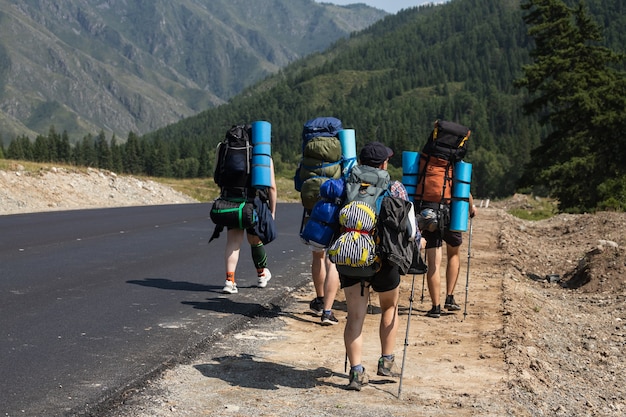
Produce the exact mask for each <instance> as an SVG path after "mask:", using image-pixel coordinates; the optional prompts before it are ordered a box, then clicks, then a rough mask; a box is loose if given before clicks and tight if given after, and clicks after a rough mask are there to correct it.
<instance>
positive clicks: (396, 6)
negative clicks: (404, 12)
mask: <svg viewBox="0 0 626 417" xmlns="http://www.w3.org/2000/svg"><path fill="white" fill-rule="evenodd" d="M315 1H317V2H318V3H333V4H339V5H342V6H345V5H346V4H354V3H365V4H367V5H368V6H372V7H376V8H377V9H382V10H384V11H386V12H388V13H394V14H395V13H398V12H399V11H400V9H408V8H409V7H415V6H419V5H421V4H425V3H443V1H444V0H315Z"/></svg>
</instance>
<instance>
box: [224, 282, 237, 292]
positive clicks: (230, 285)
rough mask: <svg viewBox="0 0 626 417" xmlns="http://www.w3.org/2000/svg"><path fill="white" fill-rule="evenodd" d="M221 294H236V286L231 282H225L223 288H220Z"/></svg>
mask: <svg viewBox="0 0 626 417" xmlns="http://www.w3.org/2000/svg"><path fill="white" fill-rule="evenodd" d="M222 292H223V293H224V294H237V293H238V292H239V290H238V289H237V284H235V283H234V282H233V281H226V283H225V284H224V288H222Z"/></svg>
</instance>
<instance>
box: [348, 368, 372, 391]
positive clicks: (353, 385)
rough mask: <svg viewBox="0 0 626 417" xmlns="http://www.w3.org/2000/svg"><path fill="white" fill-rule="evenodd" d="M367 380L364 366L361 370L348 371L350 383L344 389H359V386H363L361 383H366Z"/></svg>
mask: <svg viewBox="0 0 626 417" xmlns="http://www.w3.org/2000/svg"><path fill="white" fill-rule="evenodd" d="M368 382H369V378H368V377H367V374H366V373H365V368H364V369H363V372H358V371H350V383H349V384H348V386H347V387H346V389H347V390H350V391H361V387H363V385H367V383H368Z"/></svg>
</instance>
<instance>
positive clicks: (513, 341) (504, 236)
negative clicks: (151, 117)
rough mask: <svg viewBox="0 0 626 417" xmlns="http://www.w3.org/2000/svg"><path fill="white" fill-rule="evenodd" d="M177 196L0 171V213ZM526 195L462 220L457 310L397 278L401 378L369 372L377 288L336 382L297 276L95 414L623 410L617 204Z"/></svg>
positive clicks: (623, 317) (338, 309)
mask: <svg viewBox="0 0 626 417" xmlns="http://www.w3.org/2000/svg"><path fill="white" fill-rule="evenodd" d="M190 201H193V200H192V199H189V198H187V197H186V196H183V195H181V194H180V193H177V192H173V190H171V189H167V187H162V186H160V185H158V184H155V183H151V182H143V181H138V180H136V179H133V178H125V177H118V176H115V175H114V174H112V173H107V172H101V171H97V170H93V171H89V172H87V173H86V174H85V173H83V174H80V173H73V172H67V171H66V170H57V169H51V170H47V171H42V172H40V173H38V174H28V173H22V171H21V170H19V169H16V170H14V171H13V170H12V171H0V214H11V213H21V212H33V211H44V210H59V209H73V208H95V207H111V206H121V205H141V204H173V203H180V202H190ZM526 205H527V197H525V196H515V197H513V198H511V199H508V200H506V201H504V202H499V203H492V204H491V205H490V206H489V207H488V208H484V207H483V208H480V209H479V213H478V215H477V216H476V218H475V219H474V220H473V227H472V231H473V233H472V239H471V247H470V249H471V250H470V251H468V237H469V233H465V234H464V244H463V245H464V246H463V249H462V250H461V254H462V258H461V261H462V262H461V272H460V275H459V282H458V283H457V287H456V291H455V295H456V299H457V302H459V304H461V307H462V310H461V311H459V312H456V313H451V314H444V315H442V317H441V318H439V319H433V318H428V317H425V316H424V314H425V313H426V311H427V310H428V309H429V308H430V302H429V295H428V290H427V288H424V289H422V288H423V285H422V282H423V278H422V276H415V277H412V276H406V277H404V279H403V281H402V285H401V296H400V320H401V323H400V331H399V333H398V337H397V341H396V364H397V365H398V366H397V367H398V369H397V371H400V370H401V369H402V368H401V364H402V362H403V358H404V364H405V365H404V368H403V369H404V371H403V376H402V386H401V390H400V384H399V378H382V377H377V376H376V375H375V373H376V361H377V359H378V356H379V355H380V348H379V342H378V335H377V331H378V327H377V326H378V321H379V319H380V314H379V310H378V309H377V297H376V295H373V296H372V298H371V305H372V308H371V314H369V315H368V317H367V321H366V324H365V327H364V331H365V342H364V352H363V358H364V366H365V367H366V368H367V370H368V373H369V375H370V378H371V380H370V384H369V385H368V386H366V387H364V389H363V390H362V391H360V392H355V391H346V390H345V389H344V387H345V385H346V384H347V382H348V380H347V374H346V363H345V350H344V347H343V339H342V333H343V328H344V324H345V318H346V312H345V311H346V309H345V303H344V300H343V295H342V293H341V292H340V293H339V295H338V298H337V300H336V302H335V306H334V307H335V314H336V315H337V317H338V318H339V319H340V323H339V325H336V326H330V327H323V326H321V325H320V324H319V318H318V317H314V316H312V315H311V314H310V313H309V312H308V303H309V301H310V300H311V298H312V297H313V295H314V290H313V286H312V284H311V285H308V286H306V287H304V288H301V289H299V290H297V291H296V292H295V293H294V295H293V298H292V299H290V300H289V302H286V303H284V305H280V306H268V308H267V310H266V311H265V312H263V313H262V314H260V315H258V316H257V317H255V318H251V319H250V322H249V323H248V325H247V326H245V327H244V328H243V329H242V330H241V331H238V332H235V333H234V334H229V335H225V337H224V338H223V339H220V340H217V341H215V342H214V343H213V344H212V345H211V346H209V347H208V348H207V349H206V350H204V351H203V352H202V353H201V354H200V355H198V356H197V357H193V358H189V359H188V360H187V361H185V362H184V363H182V364H180V365H178V366H176V367H173V368H171V369H169V370H167V371H165V372H164V373H163V374H162V375H158V376H155V378H153V379H152V380H150V381H148V382H147V383H146V384H145V385H144V386H142V387H140V388H134V389H129V390H128V392H127V393H126V395H125V396H124V398H122V399H121V400H120V401H119V402H118V403H117V404H116V406H115V407H113V408H112V409H110V410H109V411H108V412H106V413H101V414H99V416H101V417H160V416H174V417H176V416H194V417H196V416H233V417H239V416H252V415H254V416H268V417H269V416H275V417H283V416H284V417H287V416H289V417H292V416H307V417H322V416H343V415H354V416H364V417H367V416H372V417H374V416H376V417H379V416H397V417H404V416H448V415H449V416H455V417H463V416H494V417H495V416H623V415H626V372H625V371H626V365H625V363H626V360H625V359H626V357H625V356H626V254H625V250H624V246H625V244H626V242H625V240H626V237H624V230H625V228H626V214H623V213H598V214H595V215H563V214H562V215H558V216H555V217H553V218H551V219H548V220H543V221H537V222H530V221H523V220H520V219H518V218H515V217H513V216H511V215H509V214H507V212H506V210H507V209H509V208H513V207H515V208H525V207H526ZM444 263H445V261H444ZM468 266H469V273H468ZM442 287H445V284H443V285H442ZM412 288H413V302H412V303H411V302H410V300H411V292H412ZM443 290H444V289H443V288H442V291H443ZM422 294H423V298H422ZM466 295H467V298H466ZM411 307H412V314H411V315H410V321H409V325H408V326H407V321H408V318H409V310H410V308H411ZM407 329H408V337H406V335H407ZM405 353H406V354H405Z"/></svg>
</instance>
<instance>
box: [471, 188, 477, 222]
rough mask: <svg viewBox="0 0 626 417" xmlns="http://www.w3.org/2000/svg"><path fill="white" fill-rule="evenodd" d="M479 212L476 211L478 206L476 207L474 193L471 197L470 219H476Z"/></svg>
mask: <svg viewBox="0 0 626 417" xmlns="http://www.w3.org/2000/svg"><path fill="white" fill-rule="evenodd" d="M477 212H478V210H476V206H475V205H474V197H472V193H470V195H469V215H470V217H474V216H475V215H476V213H477Z"/></svg>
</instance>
